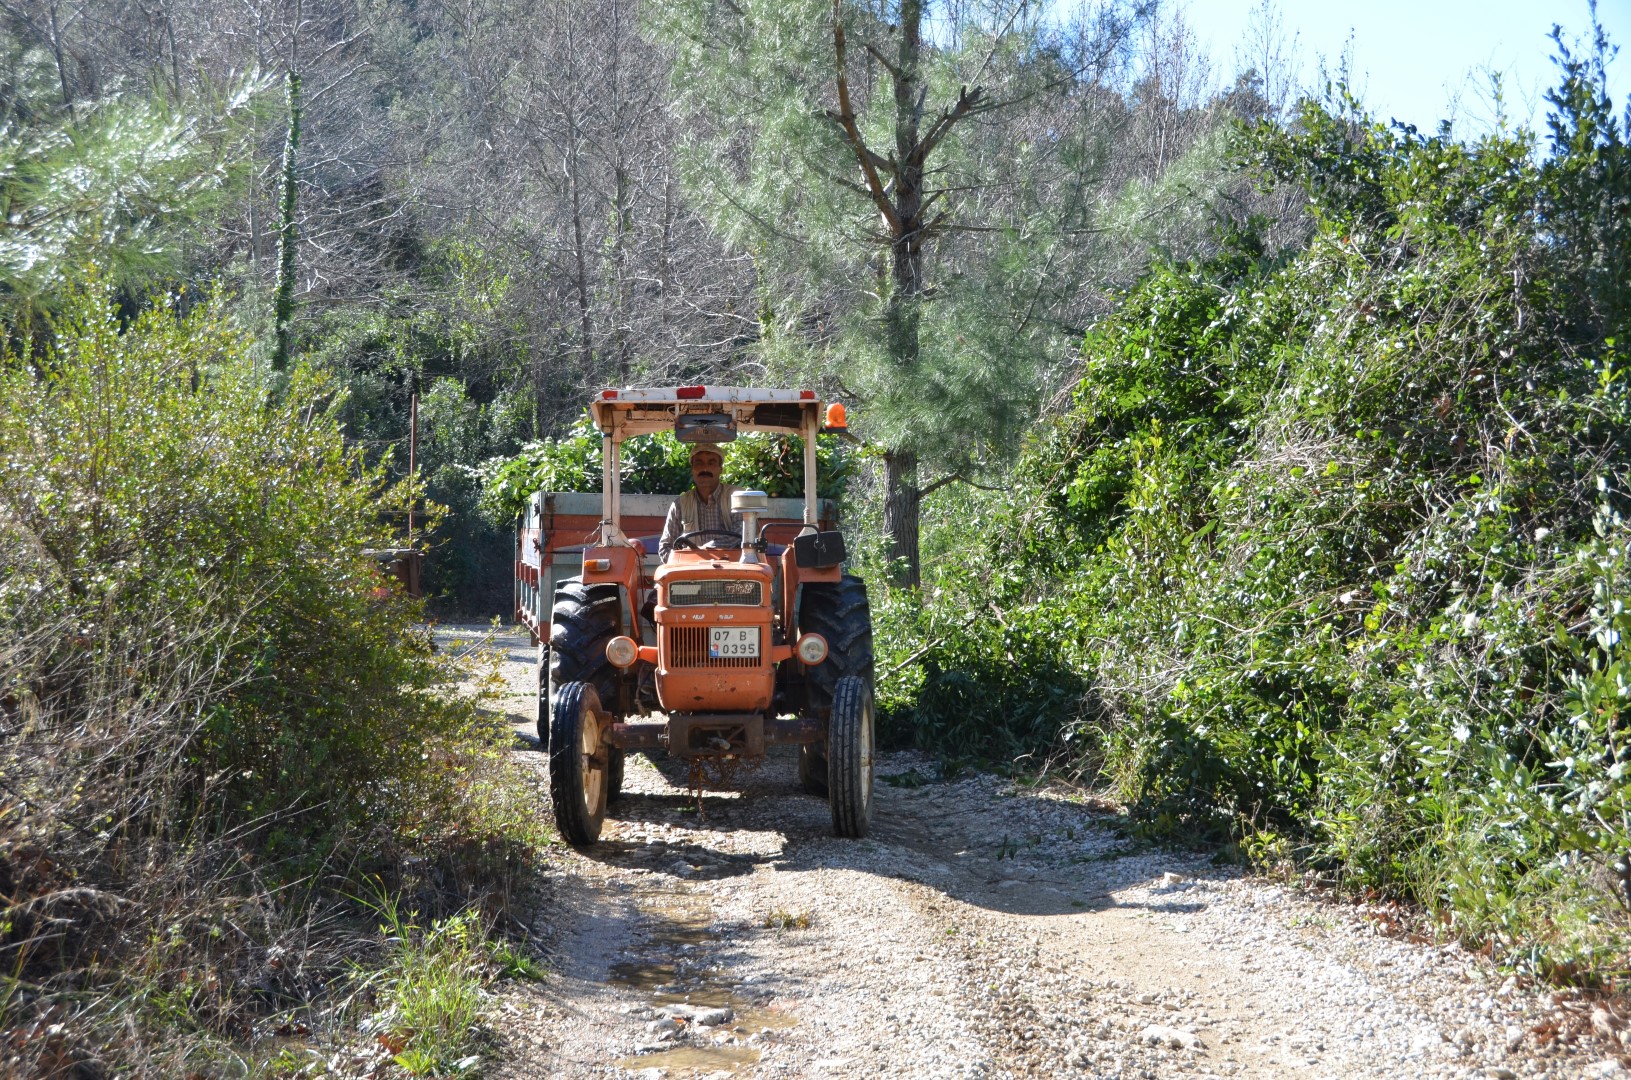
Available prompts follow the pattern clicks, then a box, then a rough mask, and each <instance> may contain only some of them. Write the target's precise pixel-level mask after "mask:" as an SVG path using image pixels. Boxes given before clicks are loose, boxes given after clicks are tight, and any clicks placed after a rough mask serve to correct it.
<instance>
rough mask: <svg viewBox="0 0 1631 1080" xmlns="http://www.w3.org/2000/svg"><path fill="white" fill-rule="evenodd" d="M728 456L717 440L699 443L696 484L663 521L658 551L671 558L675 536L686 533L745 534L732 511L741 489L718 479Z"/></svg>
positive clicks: (693, 476)
mask: <svg viewBox="0 0 1631 1080" xmlns="http://www.w3.org/2000/svg"><path fill="white" fill-rule="evenodd" d="M724 464H725V456H724V454H722V453H720V450H719V447H718V446H717V445H715V444H714V443H698V444H697V445H696V448H695V449H693V450H692V451H691V482H692V483H693V484H695V485H696V486H695V487H693V488H692V489H691V490H690V491H687V492H686V493H685V494H684V495H681V496H680V497H679V498H677V499H675V500H674V505H673V506H670V507H669V508H668V520H667V521H665V522H663V537H662V539H661V540H660V541H658V543H657V554H658V555H660V556H662V560H663V562H667V561H668V556H669V554H670V553H671V552H672V551H673V550H674V541H675V539H676V538H678V537H681V536H684V535H685V534H686V533H690V532H699V531H704V530H713V531H717V532H720V533H734V534H735V535H736V536H738V537H740V536H741V535H742V519H741V518H740V517H738V516H737V515H735V514H733V513H731V495H732V493H734V492H736V491H738V490H740V489H738V488H735V487H733V486H731V485H730V484H721V483H720V482H719V470H720V468H721V467H722V466H723V465H724Z"/></svg>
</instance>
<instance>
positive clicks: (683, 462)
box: [477, 417, 854, 526]
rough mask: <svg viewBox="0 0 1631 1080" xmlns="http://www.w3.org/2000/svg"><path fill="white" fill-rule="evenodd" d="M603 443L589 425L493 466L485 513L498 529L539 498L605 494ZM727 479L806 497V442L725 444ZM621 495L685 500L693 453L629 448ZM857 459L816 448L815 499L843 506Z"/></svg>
mask: <svg viewBox="0 0 1631 1080" xmlns="http://www.w3.org/2000/svg"><path fill="white" fill-rule="evenodd" d="M601 441H602V440H601V435H600V432H599V431H597V430H596V429H595V427H594V424H593V423H592V422H591V421H590V420H589V418H588V417H583V418H582V419H580V420H579V421H578V422H577V423H576V424H574V425H573V426H572V428H571V429H570V430H569V431H568V432H567V433H566V434H565V435H562V436H561V437H560V438H556V439H542V440H540V441H538V442H532V443H528V444H527V445H526V446H524V447H522V449H521V452H520V453H519V454H517V455H515V456H514V457H507V458H505V457H497V458H490V459H489V460H487V461H486V462H484V463H483V464H482V465H481V466H480V467H479V469H478V471H477V475H478V476H479V477H480V479H481V481H482V497H481V508H482V513H483V515H484V516H485V517H486V519H487V520H488V521H490V522H492V523H493V524H494V525H496V526H501V525H508V524H511V523H513V522H514V521H515V519H516V517H517V516H518V515H519V514H520V513H521V511H522V510H524V509H525V508H526V505H527V500H528V499H530V498H531V497H532V495H533V493H534V492H537V491H599V490H600V486H601V479H602V473H603V469H602V464H601ZM721 449H722V450H723V451H724V458H725V464H724V468H723V469H722V472H721V475H722V477H723V479H724V481H725V483H727V484H735V485H737V486H739V487H749V488H755V489H757V490H760V491H763V492H765V493H766V494H767V495H769V496H770V497H771V498H773V499H783V498H798V497H802V496H803V494H804V440H803V439H801V438H799V437H798V436H797V435H778V434H774V433H770V432H746V433H744V434H742V435H740V436H738V437H737V438H736V439H735V440H733V441H731V442H728V443H725V444H723V445H722V447H721ZM620 457H621V460H622V464H623V471H622V479H621V486H622V490H623V491H624V492H625V493H626V494H629V495H678V494H679V493H681V492H683V491H685V490H686V489H687V488H689V487H690V486H691V466H690V460H691V447H690V446H689V445H687V444H685V443H682V442H680V441H679V440H678V439H676V438H674V436H673V435H672V434H669V433H668V432H661V433H658V434H656V435H642V436H639V437H637V438H633V439H630V440H628V441H627V442H625V443H624V444H623V447H622V451H621V454H620ZM853 469H854V458H853V455H852V454H851V453H850V452H849V451H848V450H846V449H845V448H844V447H843V446H842V445H841V444H840V443H839V442H838V440H837V439H836V438H831V437H827V438H818V439H817V440H816V491H817V493H818V494H819V495H820V497H821V498H824V499H840V498H843V495H844V489H845V486H846V485H847V484H848V482H849V478H850V475H851V472H852V470H853Z"/></svg>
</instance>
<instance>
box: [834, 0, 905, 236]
mask: <svg viewBox="0 0 1631 1080" xmlns="http://www.w3.org/2000/svg"><path fill="white" fill-rule="evenodd" d="M832 45H833V59H834V65H835V67H836V72H837V80H838V112H837V114H836V115H834V114H832V113H830V112H829V113H828V115H829V116H832V117H833V119H834V120H836V121H837V122H838V126H839V127H840V128H842V129H843V131H844V136H845V138H847V139H848V140H849V145H850V149H851V150H852V151H854V153H855V160H856V161H857V162H859V163H860V165H861V173H862V175H863V176H865V177H866V186H867V191H868V193H869V194H871V196H872V202H873V203H874V204H875V205H876V206H877V208H878V212H879V213H880V214H882V215H883V219H884V222H885V223H886V224H887V225H888V226H889V231H890V232H891V233H894V234H896V235H899V234H900V214H899V212H898V211H896V209H895V204H894V203H893V202H891V201H890V199H889V193H888V192H886V191H885V190H884V187H883V182H882V181H881V180H880V179H878V169H879V167H880V165H882V167H885V168H888V167H889V165H888V163H887V162H886V161H885V160H884V159H883V158H880V157H879V156H878V155H877V154H875V153H873V152H872V150H871V149H870V148H868V146H867V144H866V139H865V137H863V136H862V134H861V128H860V126H859V125H858V124H856V122H855V109H854V108H853V107H852V106H851V105H850V99H849V76H848V75H847V74H845V72H844V0H832Z"/></svg>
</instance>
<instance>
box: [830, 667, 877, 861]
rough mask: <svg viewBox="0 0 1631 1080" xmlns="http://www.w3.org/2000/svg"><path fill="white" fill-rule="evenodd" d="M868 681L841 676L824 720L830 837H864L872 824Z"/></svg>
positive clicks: (871, 751)
mask: <svg viewBox="0 0 1631 1080" xmlns="http://www.w3.org/2000/svg"><path fill="white" fill-rule="evenodd" d="M872 714H873V709H872V684H871V683H870V682H868V681H867V680H866V679H863V678H861V677H860V676H859V675H845V676H844V677H843V678H842V679H839V680H838V685H836V686H835V687H833V698H832V715H831V716H830V717H829V719H828V721H827V789H828V794H827V802H828V804H829V805H830V806H831V807H832V831H833V835H834V836H850V837H861V836H865V835H866V832H867V828H868V827H869V826H870V825H871V824H872V758H873V732H872V728H873V723H872V719H873V715H872Z"/></svg>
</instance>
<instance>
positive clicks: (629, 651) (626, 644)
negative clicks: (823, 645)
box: [606, 637, 826, 668]
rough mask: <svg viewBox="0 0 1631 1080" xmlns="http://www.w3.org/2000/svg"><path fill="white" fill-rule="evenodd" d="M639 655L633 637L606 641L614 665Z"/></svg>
mask: <svg viewBox="0 0 1631 1080" xmlns="http://www.w3.org/2000/svg"><path fill="white" fill-rule="evenodd" d="M822 651H823V652H825V651H826V650H825V649H823V650H822ZM639 657H640V646H638V645H636V644H635V643H634V639H633V638H631V637H614V638H612V640H610V641H608V642H607V643H606V659H608V660H610V661H611V662H612V666H613V667H620V668H626V667H628V666H629V665H630V664H632V663H634V662H635V660H637V659H639Z"/></svg>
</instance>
